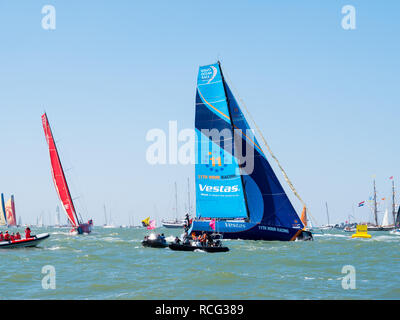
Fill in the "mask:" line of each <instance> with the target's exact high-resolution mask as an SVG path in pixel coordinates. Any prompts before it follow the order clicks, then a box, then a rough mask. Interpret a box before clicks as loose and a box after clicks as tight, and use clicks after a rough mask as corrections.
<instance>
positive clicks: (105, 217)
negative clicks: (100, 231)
mask: <svg viewBox="0 0 400 320" xmlns="http://www.w3.org/2000/svg"><path fill="white" fill-rule="evenodd" d="M103 207H104V219H105V225H107V211H106V205H105V204H104V205H103Z"/></svg>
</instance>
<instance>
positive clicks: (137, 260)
mask: <svg viewBox="0 0 400 320" xmlns="http://www.w3.org/2000/svg"><path fill="white" fill-rule="evenodd" d="M20 231H21V230H20ZM32 231H33V233H36V234H38V233H43V232H48V233H50V238H49V239H47V240H46V241H44V242H42V243H41V244H40V245H39V247H37V248H25V249H23V248H22V249H1V250H0V261H1V263H2V265H3V266H2V268H1V269H2V271H1V273H0V281H1V288H2V290H1V291H0V298H1V299H399V298H400V288H399V287H400V280H399V279H400V250H399V245H400V236H398V235H392V234H390V233H389V232H370V233H371V235H372V236H373V237H372V239H351V238H350V235H351V234H349V233H344V232H340V231H334V232H331V233H325V234H321V235H315V240H314V241H312V242H265V241H242V240H226V241H225V243H226V245H227V246H228V247H229V248H230V252H228V253H214V254H210V253H203V252H175V251H171V250H169V249H168V248H166V249H154V248H144V247H142V246H141V243H140V242H141V240H142V239H143V237H144V235H145V234H147V231H146V230H144V229H118V228H116V229H103V228H99V227H97V228H95V229H94V231H93V233H92V234H90V235H83V236H73V235H69V233H68V230H67V229H55V228H48V229H46V228H42V229H32ZM157 232H159V233H161V232H164V233H165V235H166V236H172V235H173V236H175V235H179V233H180V230H179V229H163V228H161V229H158V230H157ZM45 265H52V266H54V268H55V271H56V289H54V290H52V289H47V290H46V289H43V288H42V279H43V277H45V274H42V268H43V266H45ZM345 265H352V266H354V268H355V270H356V289H348V290H345V289H343V288H342V278H343V277H344V276H345V274H343V273H342V272H341V271H342V268H343V266H345ZM5 292H7V295H5V294H4V293H5Z"/></svg>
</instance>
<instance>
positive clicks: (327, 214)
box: [320, 202, 334, 230]
mask: <svg viewBox="0 0 400 320" xmlns="http://www.w3.org/2000/svg"><path fill="white" fill-rule="evenodd" d="M325 208H326V217H327V219H328V224H327V225H325V226H322V227H321V228H320V229H321V230H330V229H333V228H334V225H331V224H330V223H329V210H328V202H325Z"/></svg>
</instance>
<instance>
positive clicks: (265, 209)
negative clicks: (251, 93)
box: [190, 63, 312, 241]
mask: <svg viewBox="0 0 400 320" xmlns="http://www.w3.org/2000/svg"><path fill="white" fill-rule="evenodd" d="M195 128H196V156H197V158H196V169H195V171H196V219H195V220H194V221H193V223H192V225H191V230H190V232H194V233H199V232H203V231H205V232H213V231H215V229H211V226H210V224H209V219H211V218H215V219H216V224H215V228H216V231H217V232H220V233H222V234H223V235H224V238H228V239H239V238H240V239H252V240H282V241H289V240H295V239H296V238H302V237H303V239H305V238H307V234H306V231H304V230H303V228H304V225H303V223H302V222H301V219H300V218H299V216H298V215H297V213H296V211H295V209H294V207H293V205H292V204H291V202H290V200H289V198H288V196H287V194H286V193H285V191H284V189H283V187H282V185H281V184H280V182H279V180H278V178H277V177H276V175H275V173H274V171H273V169H272V167H271V166H270V164H269V162H268V160H267V157H266V156H265V154H264V152H263V151H262V149H261V147H260V145H259V143H258V141H257V139H256V137H255V136H254V133H253V131H252V130H251V129H250V126H249V125H248V123H247V121H246V118H245V117H244V115H243V113H242V111H241V109H240V107H239V105H238V103H237V101H236V99H235V97H234V96H233V94H232V91H231V89H230V88H229V86H228V84H227V83H226V82H225V79H224V76H223V73H222V71H221V68H220V64H219V63H216V64H211V65H207V66H202V67H200V68H199V75H198V79H197V91H196V119H195ZM213 130H214V131H215V132H217V133H220V134H219V135H216V136H215V135H213V134H210V132H211V131H213ZM222 133H223V134H222ZM210 150H211V151H210ZM250 164H251V165H250ZM207 218H208V220H207ZM309 238H312V235H311V234H309Z"/></svg>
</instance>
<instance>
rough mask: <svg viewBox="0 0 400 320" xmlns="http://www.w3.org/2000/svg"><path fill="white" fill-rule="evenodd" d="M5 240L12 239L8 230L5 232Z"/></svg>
mask: <svg viewBox="0 0 400 320" xmlns="http://www.w3.org/2000/svg"><path fill="white" fill-rule="evenodd" d="M4 241H10V235H9V234H8V231H6V233H5V234H4Z"/></svg>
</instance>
